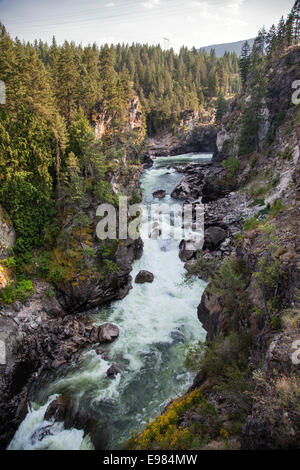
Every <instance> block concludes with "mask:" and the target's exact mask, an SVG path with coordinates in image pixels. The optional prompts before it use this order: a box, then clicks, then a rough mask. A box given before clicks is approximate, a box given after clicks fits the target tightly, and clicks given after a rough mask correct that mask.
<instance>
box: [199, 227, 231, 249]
mask: <svg viewBox="0 0 300 470" xmlns="http://www.w3.org/2000/svg"><path fill="white" fill-rule="evenodd" d="M225 239H226V232H225V230H224V229H222V228H221V227H217V226H212V227H209V228H208V229H206V230H205V234H204V249H208V250H215V249H216V248H218V247H219V246H220V245H221V243H222V242H223V241H224V240H225Z"/></svg>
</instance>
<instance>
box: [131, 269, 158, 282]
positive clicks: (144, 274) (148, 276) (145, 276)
mask: <svg viewBox="0 0 300 470" xmlns="http://www.w3.org/2000/svg"><path fill="white" fill-rule="evenodd" d="M153 281H154V275H153V274H152V273H150V272H149V271H140V272H139V273H138V274H137V276H136V278H135V283H136V284H145V283H146V282H148V283H151V282H153Z"/></svg>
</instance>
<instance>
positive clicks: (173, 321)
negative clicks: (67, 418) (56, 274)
mask: <svg viewBox="0 0 300 470" xmlns="http://www.w3.org/2000/svg"><path fill="white" fill-rule="evenodd" d="M209 157H210V156H209V155H207V154H187V155H182V156H177V157H169V158H157V159H156V160H155V163H154V166H153V168H151V169H149V170H146V171H144V172H143V174H142V178H141V183H142V188H143V202H144V204H146V205H148V204H150V203H151V204H157V200H153V197H152V193H153V192H154V191H156V190H158V189H165V190H166V192H167V196H166V198H165V199H164V203H167V204H169V205H170V206H172V205H174V204H178V201H175V200H173V199H172V198H171V197H170V193H171V192H172V190H173V189H174V187H175V186H176V185H177V184H178V183H179V182H180V180H181V178H182V175H180V174H179V173H178V172H176V171H175V169H173V168H172V169H169V170H168V169H167V168H166V167H167V166H168V165H174V164H181V163H188V162H191V161H194V162H197V161H203V160H207V159H209ZM178 244H179V242H178V241H176V240H159V239H158V240H153V239H146V240H145V241H144V252H143V256H142V258H141V259H140V260H138V261H136V262H135V263H134V266H133V272H132V277H133V279H134V278H135V276H136V274H137V273H138V272H139V271H140V270H141V269H144V270H147V271H150V272H152V273H153V274H154V276H155V279H154V282H153V283H152V284H143V285H138V284H134V283H133V288H132V290H131V291H130V293H129V294H128V295H127V297H126V298H125V299H123V300H120V301H116V302H113V303H112V304H111V305H110V306H109V307H105V308H101V309H99V310H97V311H96V312H95V313H94V314H93V315H94V320H95V322H96V323H97V324H101V323H104V322H107V321H108V322H111V323H115V324H117V325H118V326H119V328H120V336H119V338H118V340H117V341H115V342H114V343H113V344H111V345H109V346H105V348H104V349H106V350H107V352H106V354H107V355H106V357H105V359H103V358H102V357H101V356H99V355H97V354H96V352H95V351H94V350H90V351H88V352H85V353H83V354H82V356H81V358H80V360H79V362H78V363H76V364H73V365H71V366H69V367H68V368H67V370H63V371H60V372H58V373H57V374H56V375H55V376H53V375H52V376H51V377H48V378H47V380H44V382H43V383H42V384H41V387H40V389H39V390H38V392H37V393H36V394H35V395H36V396H35V397H34V403H33V404H32V409H31V410H30V411H28V414H27V416H26V418H25V419H24V421H23V422H22V423H21V425H20V427H19V429H18V430H17V432H16V434H15V436H14V439H13V440H12V442H11V443H10V445H9V449H89V448H93V447H92V444H91V442H90V440H89V436H88V435H87V436H86V437H84V432H83V431H82V430H78V429H68V430H66V429H64V426H63V424H62V423H53V422H50V421H45V420H44V414H45V411H46V409H47V406H48V405H49V403H50V402H51V401H52V400H53V399H54V398H55V397H56V396H58V395H60V394H63V395H66V396H69V397H71V398H72V401H73V403H74V406H75V407H77V409H79V410H87V411H88V413H89V415H91V416H93V417H94V418H96V420H97V422H98V423H100V428H101V429H102V431H103V435H105V436H106V440H105V443H104V444H103V446H105V447H106V448H107V449H111V450H113V449H118V448H120V447H121V444H122V442H123V441H124V440H126V439H128V437H130V434H131V432H132V431H133V430H140V429H142V427H143V426H144V425H145V423H146V419H147V418H149V419H153V418H154V417H155V416H157V415H158V414H159V413H160V412H161V411H162V410H163V408H164V406H165V405H166V404H167V403H168V401H169V400H170V399H171V398H174V397H176V396H178V395H179V394H180V393H182V392H184V391H186V389H187V388H188V386H189V385H190V383H191V380H192V376H191V374H190V373H189V372H187V371H186V370H185V368H184V366H183V361H184V351H185V347H186V345H187V344H191V343H192V342H194V341H199V340H204V339H205V332H204V330H203V328H202V327H201V324H200V322H199V321H198V318H197V306H198V304H199V302H200V299H201V295H202V292H203V290H204V288H205V283H204V282H202V281H200V280H198V279H195V280H194V281H193V282H191V283H188V284H187V283H185V282H184V273H185V270H184V265H183V263H182V262H181V261H180V259H179V256H178ZM112 363H114V364H117V365H118V367H119V368H120V370H121V373H120V374H118V375H117V376H116V378H115V379H109V378H108V377H107V375H106V371H107V369H108V368H109V366H110V365H111V364H112ZM44 431H45V432H44ZM43 436H44V437H43Z"/></svg>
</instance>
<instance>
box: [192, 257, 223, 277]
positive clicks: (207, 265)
mask: <svg viewBox="0 0 300 470" xmlns="http://www.w3.org/2000/svg"><path fill="white" fill-rule="evenodd" d="M219 263H220V260H219V259H218V258H217V257H212V258H208V259H207V258H204V255H203V251H199V252H198V253H197V256H196V260H195V262H193V263H191V264H189V263H187V264H186V269H187V273H186V279H187V280H189V279H191V278H192V277H193V276H198V277H199V278H200V279H203V280H204V281H208V280H209V278H210V277H211V275H212V274H213V273H214V272H215V271H216V269H217V267H218V265H219Z"/></svg>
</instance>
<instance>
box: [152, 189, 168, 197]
mask: <svg viewBox="0 0 300 470" xmlns="http://www.w3.org/2000/svg"><path fill="white" fill-rule="evenodd" d="M152 196H153V197H154V198H156V199H163V198H164V197H166V191H165V190H164V189H159V190H158V191H155V192H154V193H153V194H152Z"/></svg>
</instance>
